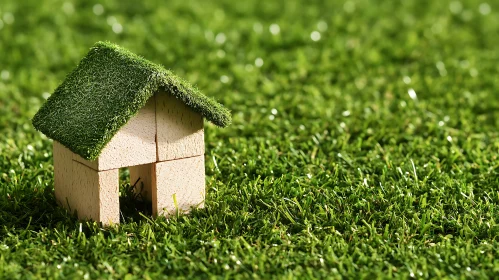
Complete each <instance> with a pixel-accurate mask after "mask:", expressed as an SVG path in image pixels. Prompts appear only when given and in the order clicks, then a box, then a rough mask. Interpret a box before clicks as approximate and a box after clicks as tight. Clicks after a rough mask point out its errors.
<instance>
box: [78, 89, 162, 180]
mask: <svg viewBox="0 0 499 280" xmlns="http://www.w3.org/2000/svg"><path fill="white" fill-rule="evenodd" d="M155 106H156V104H155V97H154V96H153V97H151V98H150V99H149V101H147V103H146V105H145V106H144V107H143V108H142V109H140V111H139V113H138V114H137V115H136V116H134V117H133V118H132V119H130V120H129V121H128V122H127V123H126V124H125V125H124V126H123V127H122V128H121V129H120V130H119V131H118V132H117V133H116V134H115V135H114V137H113V138H112V139H111V141H109V143H108V144H107V145H106V147H105V148H104V149H103V150H102V152H101V154H100V156H99V158H98V159H97V160H94V161H88V160H85V159H83V158H82V157H80V156H79V155H76V154H75V157H74V160H76V161H78V162H81V163H83V164H85V165H86V166H88V167H91V168H93V169H95V170H99V171H103V170H110V169H117V168H121V167H128V166H134V165H140V164H147V163H152V162H155V161H156V109H155Z"/></svg>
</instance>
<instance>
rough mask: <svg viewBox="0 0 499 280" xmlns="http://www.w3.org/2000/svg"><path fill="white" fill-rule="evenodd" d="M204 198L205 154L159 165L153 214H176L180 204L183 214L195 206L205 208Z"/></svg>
mask: <svg viewBox="0 0 499 280" xmlns="http://www.w3.org/2000/svg"><path fill="white" fill-rule="evenodd" d="M154 186H156V188H154ZM204 198H205V173H204V155H202V156H195V157H190V158H183V159H177V160H171V161H164V162H158V163H156V164H155V176H154V177H153V192H152V208H153V209H152V211H153V215H155V216H156V215H165V216H169V215H174V214H176V213H177V206H178V210H179V212H181V213H182V212H188V211H189V210H190V209H191V207H204ZM175 200H176V203H175Z"/></svg>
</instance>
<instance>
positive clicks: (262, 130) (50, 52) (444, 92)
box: [0, 0, 499, 279]
mask: <svg viewBox="0 0 499 280" xmlns="http://www.w3.org/2000/svg"><path fill="white" fill-rule="evenodd" d="M0 19H1V23H0V51H1V52H0V54H1V55H0V278H1V279H15V278H52V279H54V278H66V279H67V278H78V279H80V278H85V277H87V278H129V279H133V278H145V279H157V278H160V277H161V276H162V277H165V278H167V277H170V278H175V277H178V276H183V277H184V278H189V279H192V278H202V279H205V278H209V277H213V278H217V277H220V278H222V277H227V278H268V279H270V278H273V279H275V278H299V279H303V278H314V277H316V278H319V277H322V278H333V279H335V278H336V279H341V278H351V279H359V278H369V279H372V278H376V277H379V278H436V279H445V278H454V279H459V278H473V279H477V278H478V279H479V278H495V277H497V275H498V274H499V249H498V248H499V240H498V236H499V220H498V219H497V217H498V214H499V192H498V184H499V158H498V155H499V133H498V127H499V97H498V93H497V89H498V88H499V79H498V76H499V63H498V61H499V52H498V51H497V46H498V45H499V36H498V35H497V34H499V3H497V1H488V2H487V1H485V0H462V1H422V0H406V1H371V0H358V1H290V0H288V1H261V2H260V1H251V0H249V1H229V0H216V1H190V0H174V1H169V2H168V3H165V2H164V1H153V0H151V1H133V2H132V1H98V2H97V1H92V0H90V1H78V2H76V1H56V0H47V1H43V2H42V1H34V0H24V1H14V0H3V1H0ZM96 41H111V42H115V43H118V44H119V45H122V46H124V47H126V48H127V49H131V50H133V51H134V52H135V53H137V54H139V55H141V56H143V57H146V58H148V59H149V60H151V61H154V62H157V63H159V64H162V65H166V66H167V67H168V68H169V69H171V70H172V71H173V72H175V73H176V74H177V75H178V76H179V77H182V78H184V79H185V80H187V81H189V82H190V83H192V84H194V85H196V86H197V87H198V88H199V89H200V91H202V92H203V93H205V94H206V95H207V96H210V97H214V98H215V99H216V100H219V101H220V103H222V104H224V105H225V106H226V107H227V108H228V109H230V110H231V112H232V114H233V120H232V125H231V126H229V127H227V128H225V129H219V128H218V127H216V126H214V125H212V124H209V123H207V124H206V130H205V134H206V135H205V137H206V173H207V197H206V204H205V205H206V207H205V208H204V209H201V210H196V211H194V212H193V213H192V214H191V215H189V216H181V217H173V218H171V219H164V218H159V219H151V218H150V217H149V216H148V214H147V211H145V214H143V215H142V216H141V215H136V216H133V215H130V216H128V218H126V219H125V221H123V222H122V224H121V225H120V226H119V227H117V228H108V229H103V228H100V227H98V226H97V225H95V224H92V223H86V222H80V221H78V220H76V219H75V218H74V217H72V216H71V215H69V214H68V213H67V212H65V211H64V210H63V209H61V208H58V207H56V203H55V200H54V195H53V179H52V176H53V167H52V159H51V157H52V149H51V141H50V140H49V139H47V138H46V137H45V136H43V135H42V134H41V133H39V132H37V131H36V130H35V129H34V128H33V127H32V125H31V122H30V119H31V117H32V116H33V115H34V114H35V113H36V112H37V111H38V109H39V108H40V106H41V105H42V104H43V103H44V102H45V101H46V98H48V97H49V96H50V93H51V92H53V91H54V89H55V88H56V87H57V86H58V85H60V83H61V82H62V81H63V80H64V78H65V76H66V74H67V73H69V72H70V71H71V70H72V69H74V67H75V65H76V64H77V63H78V62H79V61H80V59H81V57H83V56H84V55H85V54H86V53H87V52H88V47H89V46H90V45H92V44H93V43H94V42H96ZM123 175H126V172H125V173H124V174H123ZM124 178H125V176H123V179H124ZM123 184H126V181H123ZM127 190H129V188H128V187H123V188H122V192H123V196H122V198H123V199H122V201H123V204H126V205H123V209H128V210H130V209H133V208H134V207H135V208H137V207H138V206H137V205H139V204H137V205H136V204H133V199H130V196H129V195H127ZM129 203H131V205H129ZM128 210H127V211H128Z"/></svg>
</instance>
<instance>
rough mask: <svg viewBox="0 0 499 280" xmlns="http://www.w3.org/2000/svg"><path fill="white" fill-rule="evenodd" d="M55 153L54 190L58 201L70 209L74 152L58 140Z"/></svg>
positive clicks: (54, 149) (54, 145)
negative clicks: (68, 199)
mask: <svg viewBox="0 0 499 280" xmlns="http://www.w3.org/2000/svg"><path fill="white" fill-rule="evenodd" d="M53 155H54V191H55V198H56V200H57V203H59V204H60V205H61V206H63V207H65V208H66V209H69V201H67V200H66V198H67V197H69V194H70V191H71V188H72V184H73V182H72V178H73V177H72V176H71V174H72V173H73V155H74V154H73V153H72V152H71V151H70V150H69V149H67V148H66V147H64V146H63V145H62V144H60V143H59V142H57V141H54V143H53Z"/></svg>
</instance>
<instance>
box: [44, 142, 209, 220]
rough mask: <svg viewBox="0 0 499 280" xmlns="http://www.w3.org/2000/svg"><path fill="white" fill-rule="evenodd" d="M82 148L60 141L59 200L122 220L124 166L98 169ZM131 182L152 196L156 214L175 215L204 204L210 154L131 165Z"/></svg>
mask: <svg viewBox="0 0 499 280" xmlns="http://www.w3.org/2000/svg"><path fill="white" fill-rule="evenodd" d="M76 157H77V155H76V154H74V153H72V152H71V151H69V150H68V149H67V148H66V147H64V146H63V145H61V144H59V143H58V142H55V141H54V189H55V197H56V200H57V202H58V203H59V204H60V205H62V206H64V207H65V208H67V209H68V210H69V211H70V212H75V211H76V212H77V215H78V218H79V219H89V220H94V221H98V222H101V223H102V224H103V225H110V224H119V222H120V210H119V209H120V208H119V207H120V206H119V169H111V170H104V171H98V170H95V169H92V168H91V167H89V166H86V165H84V164H82V163H80V162H78V161H76V160H75V158H76ZM129 169H130V182H131V184H134V183H135V182H138V184H137V188H136V190H137V191H141V192H142V196H143V198H145V199H149V200H151V201H152V211H153V215H154V216H158V215H163V216H170V215H175V214H179V213H185V212H188V211H189V210H190V209H191V208H193V207H194V208H199V207H203V206H204V199H205V172H204V155H200V156H194V157H189V158H182V159H175V160H169V161H163V162H155V163H150V164H144V165H137V166H131V167H129Z"/></svg>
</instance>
